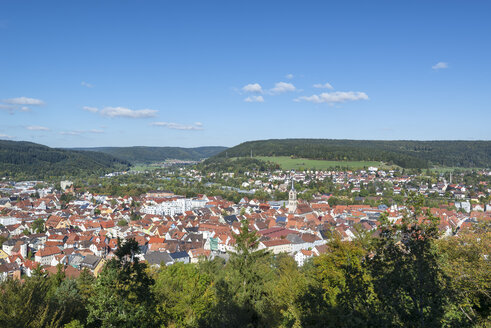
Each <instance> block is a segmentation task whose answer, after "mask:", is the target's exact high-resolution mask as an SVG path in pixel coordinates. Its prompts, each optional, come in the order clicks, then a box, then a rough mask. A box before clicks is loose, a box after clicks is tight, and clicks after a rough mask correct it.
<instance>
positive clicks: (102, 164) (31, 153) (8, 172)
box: [0, 140, 130, 179]
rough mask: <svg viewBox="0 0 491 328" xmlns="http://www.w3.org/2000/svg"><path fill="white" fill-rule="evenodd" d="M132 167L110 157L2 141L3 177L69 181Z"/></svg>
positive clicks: (0, 143)
mask: <svg viewBox="0 0 491 328" xmlns="http://www.w3.org/2000/svg"><path fill="white" fill-rule="evenodd" d="M129 165H130V164H129V162H127V161H124V160H121V159H119V158H116V157H114V156H111V155H107V154H99V153H94V152H89V151H75V150H67V149H59V148H50V147H48V146H44V145H40V144H36V143H32V142H25V141H8V140H0V177H2V176H9V177H14V178H19V179H47V178H50V177H63V176H66V177H70V176H80V175H89V174H102V173H107V172H112V171H117V170H122V169H127V168H128V167H129Z"/></svg>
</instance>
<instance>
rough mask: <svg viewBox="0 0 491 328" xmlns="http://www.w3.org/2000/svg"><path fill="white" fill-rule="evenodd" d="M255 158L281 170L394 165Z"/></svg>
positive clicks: (353, 168) (287, 158)
mask: <svg viewBox="0 0 491 328" xmlns="http://www.w3.org/2000/svg"><path fill="white" fill-rule="evenodd" d="M255 158H257V159H260V160H263V161H269V162H273V163H276V164H278V165H280V166H281V168H282V169H283V170H300V169H307V170H311V169H316V170H330V169H334V168H348V169H350V170H356V169H364V168H368V167H369V166H375V167H378V168H382V169H389V168H391V167H395V166H388V165H385V164H383V163H381V162H376V161H325V160H317V159H306V158H290V157H288V156H276V157H267V156H257V157H255Z"/></svg>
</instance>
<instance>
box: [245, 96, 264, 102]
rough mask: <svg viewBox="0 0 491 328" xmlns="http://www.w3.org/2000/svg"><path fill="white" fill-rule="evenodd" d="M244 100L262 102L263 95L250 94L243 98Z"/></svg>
mask: <svg viewBox="0 0 491 328" xmlns="http://www.w3.org/2000/svg"><path fill="white" fill-rule="evenodd" d="M244 101H245V102H264V98H263V96H250V97H247V98H245V99H244Z"/></svg>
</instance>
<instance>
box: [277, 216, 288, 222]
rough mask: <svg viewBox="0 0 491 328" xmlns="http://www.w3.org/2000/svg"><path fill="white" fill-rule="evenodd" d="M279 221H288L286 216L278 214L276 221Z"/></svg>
mask: <svg viewBox="0 0 491 328" xmlns="http://www.w3.org/2000/svg"><path fill="white" fill-rule="evenodd" d="M278 222H286V217H285V216H278V217H277V218H276V223H278Z"/></svg>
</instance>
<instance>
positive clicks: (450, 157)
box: [216, 139, 491, 168]
mask: <svg viewBox="0 0 491 328" xmlns="http://www.w3.org/2000/svg"><path fill="white" fill-rule="evenodd" d="M251 151H252V153H253V156H255V157H256V156H268V157H270V156H289V157H298V158H306V159H317V160H329V161H376V162H384V163H386V164H387V165H393V164H395V165H399V166H401V167H405V168H428V167H432V166H451V167H489V166H491V141H407V140H397V141H382V140H334V139H270V140H258V141H249V142H244V143H242V144H240V145H237V146H235V147H232V148H229V149H227V151H226V152H221V153H220V154H218V155H217V156H216V157H226V156H228V157H246V156H250V155H251Z"/></svg>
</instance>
